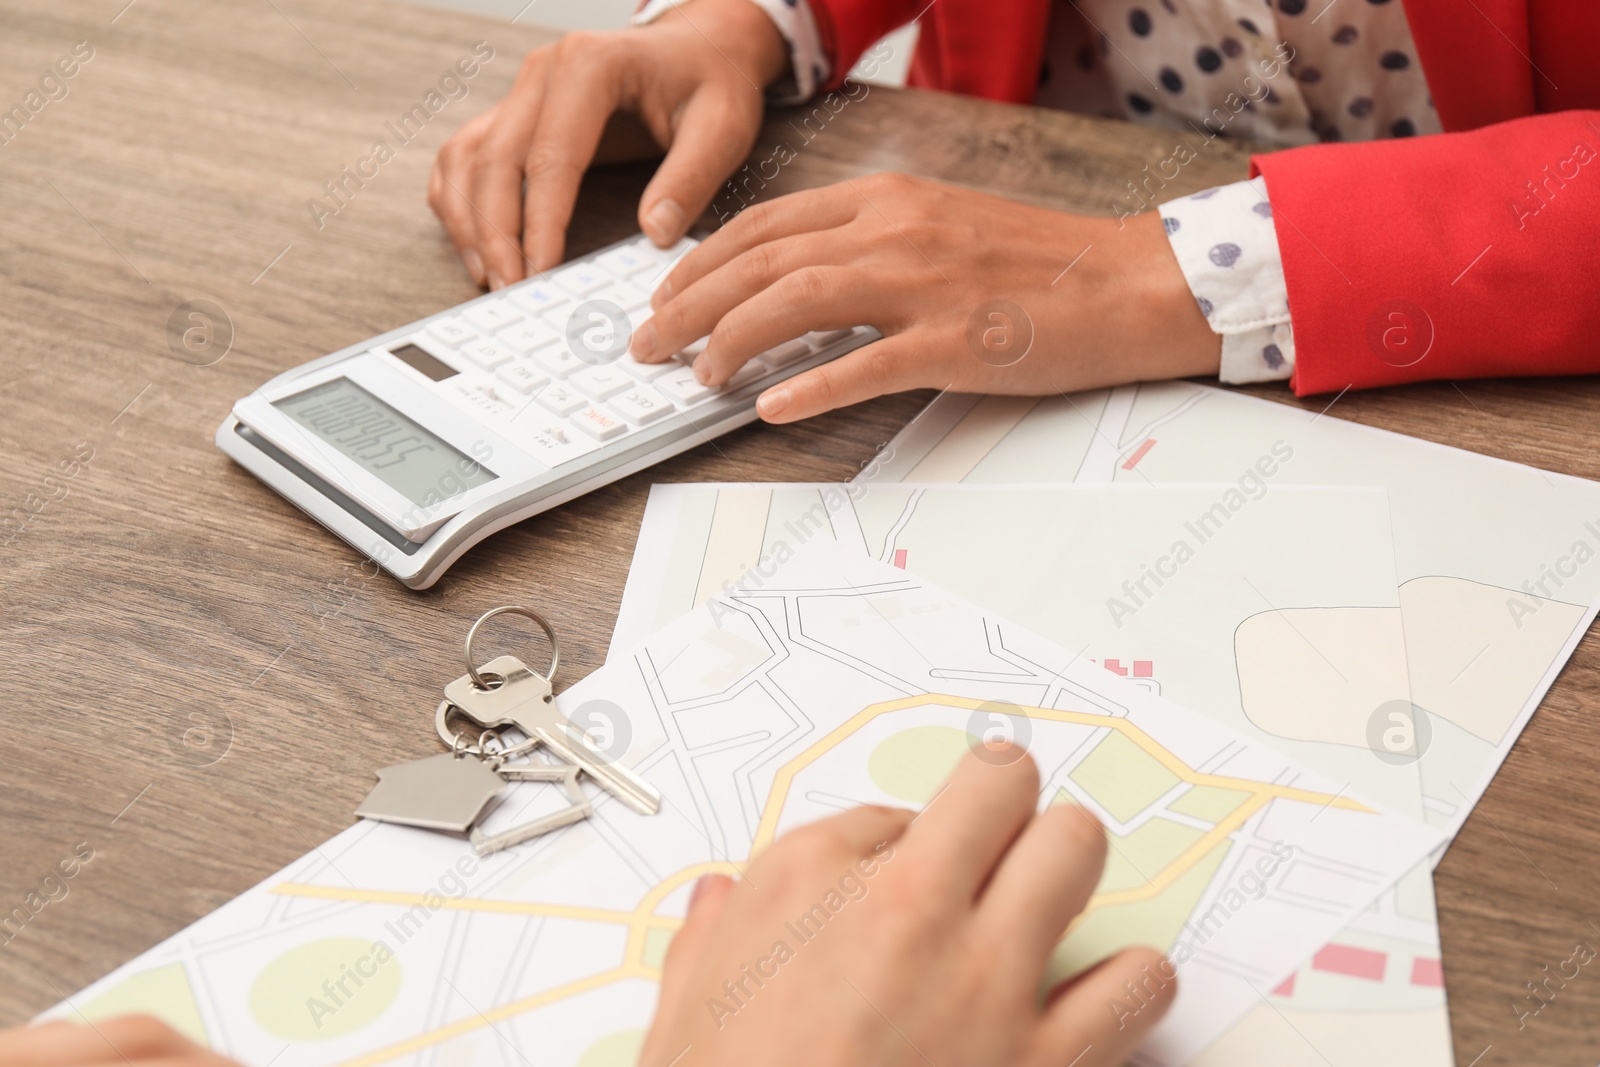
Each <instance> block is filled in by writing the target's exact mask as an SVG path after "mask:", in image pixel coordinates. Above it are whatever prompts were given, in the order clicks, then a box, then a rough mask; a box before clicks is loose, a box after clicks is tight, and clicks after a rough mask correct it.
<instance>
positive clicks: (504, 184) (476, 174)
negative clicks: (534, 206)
mask: <svg viewBox="0 0 1600 1067" xmlns="http://www.w3.org/2000/svg"><path fill="white" fill-rule="evenodd" d="M551 66H552V64H551V62H550V49H544V48H541V49H540V50H538V51H537V52H533V53H530V54H529V56H528V58H527V59H525V60H524V61H523V63H522V67H521V69H520V70H518V72H517V81H516V84H515V85H513V86H512V87H511V92H510V94H509V95H508V96H507V97H506V99H505V100H504V101H502V102H501V103H500V104H499V105H497V107H496V109H495V110H496V111H497V112H498V113H499V117H498V118H497V119H496V121H495V123H494V124H493V125H492V126H491V127H490V128H489V129H488V130H487V131H486V132H485V134H484V138H483V144H482V145H481V146H479V149H478V153H477V158H476V160H475V162H474V165H473V169H472V174H471V184H470V186H463V187H462V189H461V193H462V195H463V196H464V197H465V198H466V200H467V206H468V208H469V210H470V211H471V213H472V225H473V241H472V246H473V248H475V249H476V250H477V253H478V256H479V257H480V259H481V261H482V263H483V267H484V283H485V284H487V285H488V286H489V287H490V288H499V286H501V285H504V284H505V283H507V282H510V281H514V280H516V279H518V278H521V277H522V273H523V272H522V244H521V241H520V239H519V238H520V236H521V234H522V168H523V162H524V160H526V158H527V155H528V144H529V143H530V142H531V141H532V140H533V133H534V130H535V129H537V128H538V125H539V122H540V119H541V114H542V112H543V107H544V94H545V82H546V81H547V80H548V78H549V72H550V67H551Z"/></svg>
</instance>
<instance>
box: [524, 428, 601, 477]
mask: <svg viewBox="0 0 1600 1067" xmlns="http://www.w3.org/2000/svg"><path fill="white" fill-rule="evenodd" d="M519 429H521V430H522V432H521V433H519V434H518V435H517V443H518V444H520V445H522V447H523V448H524V449H525V450H526V451H527V452H528V454H529V455H531V456H533V457H534V458H535V459H537V460H538V461H539V462H540V463H543V464H544V465H545V466H547V467H558V466H560V465H561V464H563V463H569V462H571V461H572V460H575V459H577V458H578V457H579V456H584V455H588V454H589V453H590V452H593V451H594V450H595V449H597V448H599V447H600V445H599V443H598V442H596V441H592V440H590V439H589V438H588V437H585V436H584V435H583V434H581V433H578V432H577V431H576V430H573V429H571V428H570V427H567V426H564V425H560V424H556V423H551V424H549V425H546V426H538V425H537V424H534V425H531V426H529V427H526V428H519Z"/></svg>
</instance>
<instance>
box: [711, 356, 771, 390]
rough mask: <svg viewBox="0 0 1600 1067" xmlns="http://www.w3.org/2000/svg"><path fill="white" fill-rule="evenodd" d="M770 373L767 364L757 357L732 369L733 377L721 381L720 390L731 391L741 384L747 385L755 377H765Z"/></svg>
mask: <svg viewBox="0 0 1600 1067" xmlns="http://www.w3.org/2000/svg"><path fill="white" fill-rule="evenodd" d="M771 373H772V371H771V370H769V369H768V367H767V365H766V364H765V363H763V362H761V359H760V358H759V357H757V358H755V359H752V360H751V361H750V362H748V363H746V364H745V365H744V366H742V367H740V368H739V369H738V370H737V371H734V373H733V377H731V378H729V379H728V380H727V381H725V382H723V383H722V391H723V392H725V393H726V392H732V391H733V390H735V389H738V388H740V387H742V386H746V385H749V384H750V383H751V382H753V381H755V380H756V379H757V378H765V377H766V376H767V375H769V374H771Z"/></svg>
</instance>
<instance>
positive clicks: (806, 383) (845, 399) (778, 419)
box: [756, 326, 1032, 766]
mask: <svg viewBox="0 0 1600 1067" xmlns="http://www.w3.org/2000/svg"><path fill="white" fill-rule="evenodd" d="M818 328H819V329H827V328H828V327H825V326H819V327H818ZM840 328H842V327H840ZM934 343H935V342H934V339H933V338H931V337H929V336H928V335H927V334H926V333H925V332H924V331H921V330H910V331H907V332H905V333H897V334H894V335H893V336H890V337H886V338H884V339H883V340H881V341H874V342H872V343H871V344H869V345H866V346H864V347H862V348H858V349H856V350H855V351H853V352H847V353H845V354H844V355H842V356H840V357H839V358H838V359H835V360H832V361H830V362H828V363H824V364H822V366H820V367H813V368H812V369H810V370H808V371H806V372H805V373H804V374H797V375H795V376H794V377H793V378H790V379H789V380H788V381H786V382H783V383H781V384H779V385H774V386H773V387H772V388H771V389H768V390H767V391H766V392H764V393H762V394H761V396H760V398H759V399H757V401H756V412H757V413H758V414H759V415H760V416H761V417H762V418H763V419H765V420H766V421H767V422H775V423H782V422H797V421H799V420H800V419H809V418H810V417H811V416H813V415H820V414H822V413H823V412H824V411H832V410H834V409H835V408H842V407H848V406H849V405H851V404H859V403H860V402H861V401H863V400H871V399H872V398H873V397H875V396H883V395H885V394H887V393H898V392H902V391H903V390H906V389H917V388H921V387H923V386H933V387H936V388H943V387H946V386H948V385H949V384H950V383H949V382H945V381H936V380H934V378H932V377H930V376H929V375H930V369H929V368H930V364H929V363H928V362H927V359H928V352H929V349H930V347H931V346H932V345H933V344H934ZM1029 765H1030V766H1031V765H1032V764H1031V761H1030V763H1029Z"/></svg>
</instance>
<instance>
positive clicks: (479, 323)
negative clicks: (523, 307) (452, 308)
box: [461, 300, 526, 333]
mask: <svg viewBox="0 0 1600 1067" xmlns="http://www.w3.org/2000/svg"><path fill="white" fill-rule="evenodd" d="M461 317H462V318H463V319H466V320H467V325H469V326H471V327H473V328H474V329H476V330H481V331H482V332H484V333H494V332H495V331H496V330H503V329H505V328H506V327H507V326H515V325H516V324H517V323H519V322H521V321H522V320H523V319H524V318H525V317H526V316H524V315H523V313H522V312H521V311H519V310H518V309H517V307H516V305H514V304H512V303H511V301H509V300H490V301H486V302H485V303H482V304H474V305H473V306H472V307H469V308H467V309H466V310H465V311H463V312H462V313H461Z"/></svg>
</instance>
